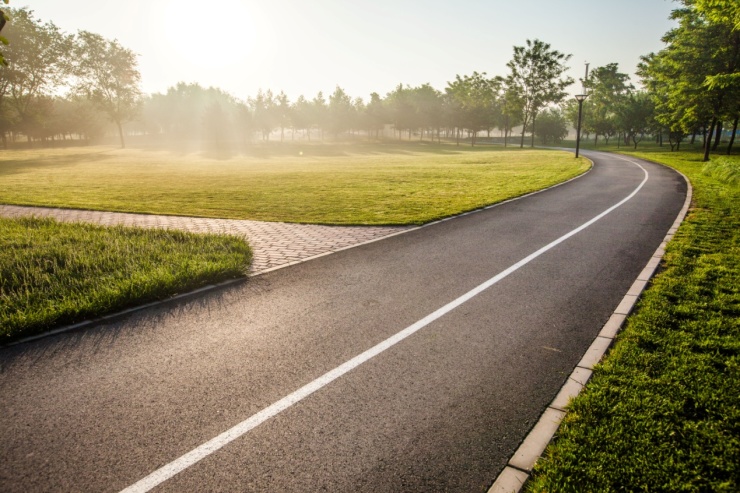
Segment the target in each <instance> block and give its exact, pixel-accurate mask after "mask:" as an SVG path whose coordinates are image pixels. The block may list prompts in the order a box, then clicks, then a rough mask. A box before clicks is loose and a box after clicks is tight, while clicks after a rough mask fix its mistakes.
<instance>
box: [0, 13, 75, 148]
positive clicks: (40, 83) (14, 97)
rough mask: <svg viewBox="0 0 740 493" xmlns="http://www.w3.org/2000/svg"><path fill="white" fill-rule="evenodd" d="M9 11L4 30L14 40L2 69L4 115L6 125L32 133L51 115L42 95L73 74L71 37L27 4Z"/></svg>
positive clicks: (0, 85)
mask: <svg viewBox="0 0 740 493" xmlns="http://www.w3.org/2000/svg"><path fill="white" fill-rule="evenodd" d="M8 11H9V13H10V15H11V16H12V18H13V22H12V23H10V24H8V26H7V27H6V28H5V30H4V32H5V33H6V36H7V38H8V40H9V41H10V44H9V45H8V46H7V48H6V49H5V52H4V58H5V61H6V62H7V66H6V67H3V68H2V70H0V112H1V113H2V118H1V119H2V122H3V123H4V126H5V127H6V128H7V127H14V128H17V129H19V130H21V131H22V132H24V133H25V134H26V135H29V134H31V133H34V132H36V131H37V130H38V123H39V121H40V120H42V119H44V118H45V117H46V116H47V115H46V114H44V110H45V109H46V108H45V107H44V102H43V101H40V100H39V98H40V97H46V95H47V94H48V93H50V92H52V91H54V90H55V89H56V88H58V87H59V86H61V85H62V83H63V82H64V80H65V78H66V77H67V75H68V74H69V65H68V63H67V58H66V54H67V53H68V50H69V48H70V46H71V45H70V43H71V37H70V36H68V35H65V34H63V33H62V32H61V31H60V29H59V28H58V27H57V26H56V25H54V24H53V23H51V22H47V23H44V24H42V23H41V22H39V21H38V20H37V19H35V18H34V16H33V12H32V11H30V10H28V9H26V8H22V9H8ZM29 138H30V137H29ZM3 139H5V132H3Z"/></svg>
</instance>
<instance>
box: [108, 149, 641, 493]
mask: <svg viewBox="0 0 740 493" xmlns="http://www.w3.org/2000/svg"><path fill="white" fill-rule="evenodd" d="M629 162H630V163H632V164H634V165H636V166H638V167H639V168H640V169H642V171H643V173H644V174H645V177H644V179H643V180H642V182H641V183H640V185H639V186H638V187H637V188H636V189H635V190H634V191H633V192H632V193H631V194H630V195H628V196H627V197H626V198H624V199H623V200H622V201H620V202H619V203H617V204H615V205H613V206H611V207H610V208H608V209H607V210H605V211H604V212H602V213H601V214H599V215H598V216H596V217H594V218H593V219H591V220H590V221H588V222H586V223H584V224H582V225H581V226H579V227H577V228H576V229H574V230H572V231H571V232H569V233H566V234H565V235H563V236H561V237H560V238H558V239H557V240H555V241H553V242H552V243H550V244H548V245H545V246H544V247H542V248H540V249H539V250H537V251H536V252H534V253H532V254H531V255H529V256H527V257H526V258H524V259H522V260H520V261H519V262H517V263H516V264H514V265H512V266H511V267H509V268H508V269H506V270H504V271H503V272H500V273H499V274H496V275H495V276H494V277H492V278H491V279H489V280H488V281H486V282H484V283H483V284H480V285H478V286H477V287H475V288H473V289H471V290H470V291H468V292H467V293H465V294H464V295H462V296H460V297H459V298H457V299H456V300H454V301H451V302H450V303H447V304H446V305H445V306H443V307H442V308H440V309H438V310H436V311H435V312H433V313H431V314H429V315H427V316H426V317H424V318H422V319H421V320H419V321H418V322H416V323H414V324H413V325H410V326H408V327H406V328H405V329H403V330H402V331H400V332H398V333H396V334H395V335H393V336H391V337H389V338H388V339H386V340H384V341H383V342H381V343H379V344H377V345H376V346H373V347H372V348H370V349H368V350H367V351H365V352H364V353H362V354H359V355H357V356H355V357H354V358H352V359H350V360H349V361H347V362H345V363H343V364H342V365H340V366H338V367H336V368H334V369H333V370H331V371H329V372H327V373H325V374H323V375H322V376H320V377H319V378H317V379H316V380H314V381H313V382H311V383H308V384H306V385H304V386H303V387H301V388H300V389H298V390H296V391H295V392H293V393H292V394H289V395H287V396H285V397H283V398H282V399H280V400H279V401H277V402H275V403H273V404H271V405H270V406H268V407H266V408H264V409H263V410H262V411H260V412H258V413H257V414H254V415H252V416H250V417H249V418H247V419H246V420H244V421H242V422H241V423H239V424H237V425H236V426H234V427H233V428H230V429H228V430H226V431H225V432H223V433H221V434H220V435H218V436H217V437H215V438H213V439H212V440H209V441H208V442H206V443H204V444H203V445H200V446H199V447H197V448H195V449H193V450H191V451H190V452H188V453H187V454H185V455H183V456H181V457H179V458H177V459H175V460H174V461H172V462H170V463H169V464H166V465H164V466H162V467H161V468H159V469H157V470H156V471H154V472H152V473H151V474H149V475H148V476H146V477H145V478H143V479H141V480H140V481H138V482H137V483H134V484H133V485H131V486H129V487H128V488H126V489H124V490H121V493H144V492H146V491H149V490H151V489H152V488H154V487H156V486H157V485H159V484H161V483H163V482H165V481H167V480H168V479H170V478H171V477H173V476H174V475H176V474H177V473H179V472H181V471H183V470H185V469H187V468H188V467H190V466H192V465H193V464H195V463H196V462H198V461H200V460H201V459H204V458H205V457H207V456H209V455H211V454H212V453H213V452H216V451H217V450H219V449H220V448H222V447H224V446H225V445H227V444H228V443H230V442H232V441H234V440H236V439H237V438H239V437H241V436H242V435H244V434H246V433H247V432H249V431H250V430H252V429H254V428H256V427H257V426H259V425H260V424H262V423H264V422H265V421H267V420H268V419H270V418H272V417H274V416H276V415H277V414H279V413H281V412H283V411H284V410H286V409H288V408H289V407H291V406H293V405H294V404H296V403H298V402H300V401H301V400H303V399H305V398H306V397H308V396H309V395H311V394H313V393H314V392H316V391H318V390H320V389H321V388H323V387H325V386H327V385H329V384H330V383H331V382H333V381H334V380H336V379H338V378H339V377H341V376H342V375H344V374H345V373H347V372H349V371H351V370H353V369H355V368H357V367H358V366H360V365H361V364H363V363H365V362H366V361H368V360H369V359H371V358H373V357H375V356H377V355H379V354H380V353H382V352H383V351H385V350H387V349H389V348H391V347H393V346H395V345H396V344H398V343H399V342H401V341H403V340H404V339H406V338H407V337H409V336H411V335H412V334H414V333H416V332H418V331H419V330H421V329H423V328H424V327H426V326H427V325H429V324H430V323H432V322H434V321H435V320H437V319H438V318H440V317H442V316H443V315H445V314H447V313H449V312H451V311H452V310H454V309H455V308H457V307H458V306H460V305H462V304H463V303H465V302H466V301H468V300H470V299H471V298H473V297H475V296H477V295H478V294H480V293H482V292H483V291H485V290H486V289H488V288H490V287H491V286H493V285H494V284H496V283H497V282H499V281H501V280H502V279H504V278H505V277H507V276H508V275H509V274H512V273H513V272H516V271H517V270H519V269H520V268H522V267H523V266H525V265H527V264H528V263H529V262H531V261H532V260H534V259H536V258H537V257H539V256H540V255H542V254H544V253H545V252H547V251H548V250H551V249H552V248H555V247H556V246H557V245H559V244H561V243H562V242H564V241H565V240H567V239H568V238H570V237H572V236H574V235H577V234H578V233H580V232H581V231H583V230H584V229H586V228H588V227H589V226H591V225H592V224H594V223H595V222H596V221H598V220H600V219H602V218H603V217H604V216H606V215H607V214H609V213H611V212H612V211H614V210H615V209H617V208H618V207H620V206H622V205H623V204H625V203H626V202H628V201H629V200H630V199H632V198H633V197H634V196H635V195H637V193H638V192H639V191H640V190H641V189H642V187H643V186H644V185H645V183H647V181H648V176H649V175H648V172H647V170H646V169H645V168H643V167H642V166H641V165H640V164H639V163H637V162H635V161H629Z"/></svg>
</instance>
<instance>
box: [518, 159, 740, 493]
mask: <svg viewBox="0 0 740 493" xmlns="http://www.w3.org/2000/svg"><path fill="white" fill-rule="evenodd" d="M637 155H638V156H640V157H645V158H648V159H651V160H654V161H659V162H664V163H666V164H670V165H671V166H673V167H675V168H677V169H679V170H680V171H681V172H683V173H684V174H686V175H687V176H688V177H689V178H690V180H691V182H692V184H693V186H694V204H693V208H692V210H691V212H690V214H689V215H688V217H687V219H686V220H685V222H684V223H683V224H682V225H681V227H680V229H679V231H678V234H677V235H676V237H675V238H674V240H673V241H672V242H671V243H670V244H669V245H668V249H667V253H666V256H665V258H664V269H663V271H662V273H661V274H659V275H658V276H657V277H656V278H655V279H654V280H653V283H652V285H651V287H650V288H649V289H648V290H647V291H646V292H645V293H644V294H643V298H642V300H641V301H640V303H639V306H638V311H637V312H636V314H634V315H633V316H631V317H630V319H629V320H628V324H627V326H626V328H625V329H624V330H623V331H622V333H621V334H620V335H619V337H618V340H617V343H616V345H615V346H614V348H613V349H612V351H611V352H610V353H609V355H608V356H607V357H606V359H605V360H604V362H603V363H602V364H601V365H599V366H598V367H597V369H596V371H595V373H594V376H593V378H592V379H591V381H590V382H589V384H588V385H587V387H586V389H585V391H584V392H583V393H581V395H580V396H578V397H577V398H576V399H575V400H574V401H572V402H571V404H570V405H569V413H568V415H567V416H566V418H565V420H564V421H563V424H562V426H561V428H560V430H559V432H558V435H557V437H556V439H555V441H554V442H553V444H551V445H550V447H549V448H548V450H547V452H546V455H545V457H544V458H543V459H541V460H540V461H539V462H538V464H537V466H536V468H535V475H534V478H533V480H532V481H531V482H530V484H529V487H528V490H529V491H538V492H539V491H560V492H580V491H603V492H617V491H685V492H701V491H727V492H730V491H738V490H740V464H739V463H738V460H737V458H738V457H739V456H740V428H739V427H738V426H739V425H738V423H740V343H739V341H740V188H738V187H737V186H730V185H728V184H725V183H723V182H721V181H719V180H716V179H714V178H713V177H710V176H707V175H705V174H703V173H702V164H701V162H700V160H701V155H699V154H696V153H686V152H682V153H658V152H650V153H640V154H637ZM733 162H734V163H735V165H737V164H738V160H737V159H733Z"/></svg>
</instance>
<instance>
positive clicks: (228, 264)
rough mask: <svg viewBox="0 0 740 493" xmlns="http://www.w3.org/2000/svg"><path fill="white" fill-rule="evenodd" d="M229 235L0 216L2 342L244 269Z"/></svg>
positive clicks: (247, 254) (243, 254) (243, 257)
mask: <svg viewBox="0 0 740 493" xmlns="http://www.w3.org/2000/svg"><path fill="white" fill-rule="evenodd" d="M250 261H251V251H250V249H249V246H248V245H247V244H246V243H245V242H244V241H242V240H240V239H238V238H235V237H230V236H215V235H196V234H192V233H183V232H179V231H165V230H144V229H136V228H125V227H113V228H105V227H100V226H93V225H87V224H64V223H58V222H56V221H54V220H51V219H32V218H22V219H0V344H3V343H7V342H10V341H12V340H14V339H18V338H22V337H26V336H29V335H33V334H37V333H40V332H43V331H45V330H48V329H51V328H53V327H55V326H57V325H60V324H68V323H74V322H77V321H80V320H84V319H85V318H87V317H91V316H96V315H101V314H105V313H110V312H112V311H116V310H120V309H122V308H126V307H128V306H131V305H136V304H142V303H144V302H148V301H152V300H156V299H161V298H165V297H168V296H171V295H173V294H176V293H181V292H185V291H189V290H192V289H194V288H196V287H200V286H203V285H206V284H208V283H212V282H217V281H221V280H224V279H229V278H234V277H238V276H242V275H244V274H246V271H247V268H248V266H249V262H250Z"/></svg>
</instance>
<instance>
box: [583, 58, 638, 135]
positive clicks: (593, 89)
mask: <svg viewBox="0 0 740 493" xmlns="http://www.w3.org/2000/svg"><path fill="white" fill-rule="evenodd" d="M583 83H584V86H585V88H586V89H587V90H588V93H589V98H588V99H587V100H586V102H585V103H584V110H585V116H586V118H584V119H583V122H584V126H585V127H586V128H587V129H588V130H589V131H591V132H593V133H594V135H595V140H594V144H596V143H597V142H598V138H599V135H601V136H603V137H604V140H606V142H607V144H608V143H609V138H610V137H611V136H612V135H614V134H615V133H617V131H620V130H622V129H620V128H619V126H618V121H617V114H618V112H619V108H620V106H621V105H623V104H625V101H626V98H627V96H628V95H629V94H630V92H631V91H632V90H633V89H634V87H633V86H632V84H630V83H629V76H628V75H627V74H624V73H621V72H619V66H618V65H617V64H616V63H609V64H607V65H605V66H603V67H596V68H595V69H594V70H592V71H591V74H590V76H589V77H588V79H587V80H585V81H584V82H583Z"/></svg>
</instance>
